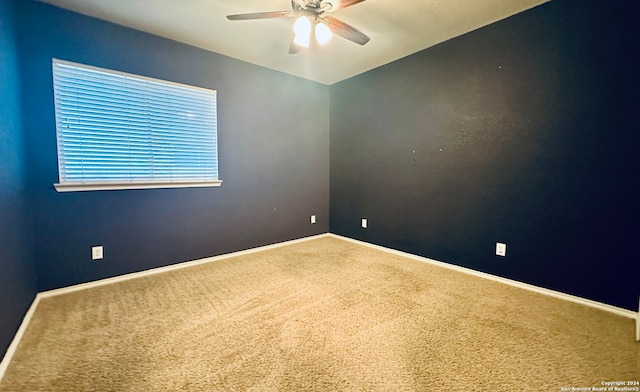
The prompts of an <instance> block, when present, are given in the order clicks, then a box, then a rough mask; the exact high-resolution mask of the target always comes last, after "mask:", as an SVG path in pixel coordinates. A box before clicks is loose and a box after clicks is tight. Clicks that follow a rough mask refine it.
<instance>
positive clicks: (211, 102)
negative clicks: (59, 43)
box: [53, 59, 222, 192]
mask: <svg viewBox="0 0 640 392" xmlns="http://www.w3.org/2000/svg"><path fill="white" fill-rule="evenodd" d="M53 86H54V95H55V112H56V134H57V141H58V174H59V183H57V184H55V188H56V190H58V191H59V192H64V191H84V190H99V189H140V188H173V187H194V186H219V185H220V184H221V183H222V181H221V180H219V179H218V153H217V119H216V116H217V113H216V91H215V90H208V89H204V88H199V87H193V86H187V85H183V84H177V83H172V82H166V81H161V80H157V79H151V78H146V77H140V76H136V75H130V74H125V73H121V72H115V71H110V70H105V69H101V68H95V67H89V66H85V65H81V64H75V63H70V62H66V61H61V60H57V59H54V60H53Z"/></svg>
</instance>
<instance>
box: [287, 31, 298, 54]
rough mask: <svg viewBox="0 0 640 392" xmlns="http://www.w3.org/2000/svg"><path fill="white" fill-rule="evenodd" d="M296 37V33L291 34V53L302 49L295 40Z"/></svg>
mask: <svg viewBox="0 0 640 392" xmlns="http://www.w3.org/2000/svg"><path fill="white" fill-rule="evenodd" d="M295 38H296V35H295V34H294V35H293V36H291V43H290V44H289V54H296V53H298V52H299V51H300V46H299V45H297V44H296V43H295V42H293V40H294V39H295Z"/></svg>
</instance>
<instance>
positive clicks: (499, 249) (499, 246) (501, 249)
mask: <svg viewBox="0 0 640 392" xmlns="http://www.w3.org/2000/svg"><path fill="white" fill-rule="evenodd" d="M496 255H498V256H506V255H507V244H503V243H502V242H496Z"/></svg>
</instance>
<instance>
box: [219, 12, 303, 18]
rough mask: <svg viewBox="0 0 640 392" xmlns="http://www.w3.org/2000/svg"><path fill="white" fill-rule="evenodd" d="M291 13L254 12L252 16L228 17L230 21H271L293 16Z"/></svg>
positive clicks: (238, 15) (237, 15)
mask: <svg viewBox="0 0 640 392" xmlns="http://www.w3.org/2000/svg"><path fill="white" fill-rule="evenodd" d="M292 14H293V13H292V12H291V11H270V12H253V13H250V14H236V15H227V19H229V20H252V19H270V18H280V17H282V16H288V15H292Z"/></svg>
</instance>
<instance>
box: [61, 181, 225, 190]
mask: <svg viewBox="0 0 640 392" xmlns="http://www.w3.org/2000/svg"><path fill="white" fill-rule="evenodd" d="M220 185H222V180H217V181H207V182H197V181H193V182H190V181H184V182H112V183H104V182H103V183H95V184H92V183H65V184H53V186H54V187H55V188H56V191H58V192H81V191H113V190H119V189H157V188H198V187H218V186H220Z"/></svg>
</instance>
